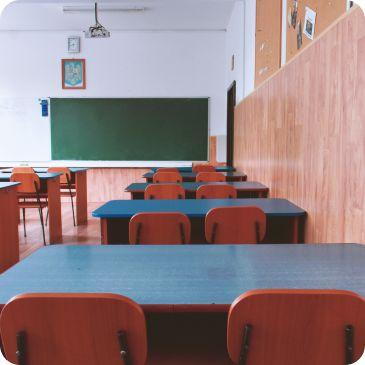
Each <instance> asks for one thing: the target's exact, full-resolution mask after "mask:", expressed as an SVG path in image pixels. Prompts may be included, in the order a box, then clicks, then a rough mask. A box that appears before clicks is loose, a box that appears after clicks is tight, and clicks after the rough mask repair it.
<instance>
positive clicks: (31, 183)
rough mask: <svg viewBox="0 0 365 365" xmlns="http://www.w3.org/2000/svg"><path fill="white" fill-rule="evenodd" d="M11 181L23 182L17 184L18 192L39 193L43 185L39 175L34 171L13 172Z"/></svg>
mask: <svg viewBox="0 0 365 365" xmlns="http://www.w3.org/2000/svg"><path fill="white" fill-rule="evenodd" d="M10 181H13V182H20V183H21V184H20V185H18V186H17V190H18V193H21V194H34V193H37V189H38V191H39V189H40V186H41V184H40V180H39V177H38V175H37V174H35V173H34V172H20V173H12V174H11V176H10Z"/></svg>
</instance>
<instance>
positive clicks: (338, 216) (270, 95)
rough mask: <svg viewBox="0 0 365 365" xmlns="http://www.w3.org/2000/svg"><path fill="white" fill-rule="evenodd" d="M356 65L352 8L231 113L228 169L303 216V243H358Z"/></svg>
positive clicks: (357, 39) (358, 27)
mask: <svg viewBox="0 0 365 365" xmlns="http://www.w3.org/2000/svg"><path fill="white" fill-rule="evenodd" d="M364 64H365V18H364V15H363V13H362V11H361V10H360V9H359V8H357V7H356V8H354V9H353V10H351V11H350V12H349V13H346V14H345V15H343V16H342V17H341V18H340V19H339V20H338V21H337V22H336V23H335V24H334V25H333V26H332V27H331V28H330V29H328V31H326V32H325V33H323V36H321V37H319V38H318V39H317V40H315V41H314V42H313V43H312V45H311V46H310V47H308V48H307V49H305V50H304V51H303V52H302V53H301V54H300V55H298V57H296V58H295V59H293V60H292V62H290V63H288V64H287V65H286V66H285V67H284V68H282V69H281V70H280V71H279V72H278V73H277V74H276V75H274V76H273V77H272V78H271V79H270V80H268V82H266V83H265V84H263V85H262V86H261V87H260V88H258V89H257V90H256V91H255V92H254V93H253V94H251V95H250V96H249V97H248V98H246V99H245V100H244V101H243V102H241V103H240V104H239V105H238V106H237V108H236V112H235V141H234V146H235V151H234V161H235V164H236V166H235V167H236V168H238V170H241V169H244V171H246V172H247V174H248V175H249V176H250V178H251V179H252V180H256V181H260V182H262V183H263V184H265V185H268V186H270V196H271V197H272V198H275V197H280V198H287V199H289V200H290V201H293V202H294V203H295V204H297V205H299V206H300V207H302V208H303V209H305V210H306V211H307V212H308V214H309V216H308V219H307V224H306V235H305V237H306V241H307V242H362V243H365V214H364V211H365V188H364V181H365V169H364V166H365V123H364V120H365V103H364V100H365V67H364Z"/></svg>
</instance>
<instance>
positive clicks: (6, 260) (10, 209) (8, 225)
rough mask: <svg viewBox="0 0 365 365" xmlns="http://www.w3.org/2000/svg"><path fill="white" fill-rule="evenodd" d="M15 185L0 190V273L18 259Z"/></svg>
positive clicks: (17, 216)
mask: <svg viewBox="0 0 365 365" xmlns="http://www.w3.org/2000/svg"><path fill="white" fill-rule="evenodd" d="M18 219H19V208H18V198H17V196H16V187H10V188H9V189H1V190H0V273H2V272H4V271H5V270H7V269H8V268H10V267H11V266H13V265H15V264H16V263H17V262H18V261H19V236H18Z"/></svg>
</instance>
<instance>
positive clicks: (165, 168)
mask: <svg viewBox="0 0 365 365" xmlns="http://www.w3.org/2000/svg"><path fill="white" fill-rule="evenodd" d="M156 172H177V173H178V174H179V169H178V168H176V167H160V168H159V169H157V170H156Z"/></svg>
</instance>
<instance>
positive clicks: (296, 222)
mask: <svg viewBox="0 0 365 365" xmlns="http://www.w3.org/2000/svg"><path fill="white" fill-rule="evenodd" d="M293 243H299V217H294V219H293Z"/></svg>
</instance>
